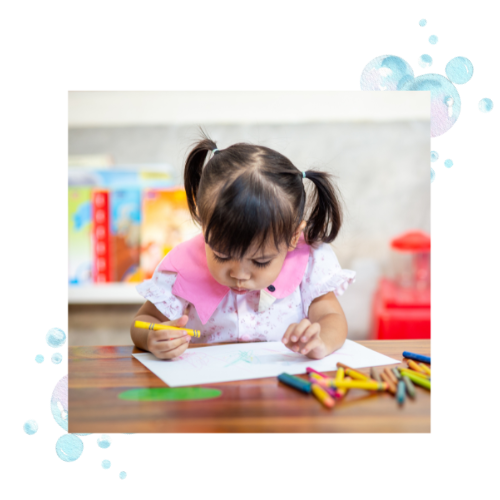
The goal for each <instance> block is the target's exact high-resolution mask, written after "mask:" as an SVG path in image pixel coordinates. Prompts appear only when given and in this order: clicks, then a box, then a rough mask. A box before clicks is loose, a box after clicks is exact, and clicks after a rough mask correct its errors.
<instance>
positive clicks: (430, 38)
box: [429, 35, 438, 45]
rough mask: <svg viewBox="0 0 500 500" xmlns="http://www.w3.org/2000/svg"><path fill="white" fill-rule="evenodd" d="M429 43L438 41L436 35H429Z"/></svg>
mask: <svg viewBox="0 0 500 500" xmlns="http://www.w3.org/2000/svg"><path fill="white" fill-rule="evenodd" d="M429 43H430V44H431V45H436V43H438V37H437V36H436V35H431V36H430V37H429Z"/></svg>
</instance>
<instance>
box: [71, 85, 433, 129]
mask: <svg viewBox="0 0 500 500" xmlns="http://www.w3.org/2000/svg"><path fill="white" fill-rule="evenodd" d="M429 94H430V93H429V92H361V91H358V92H352V91H351V92H236V91H234V92H197V91H196V92H195V91H193V92H100V91H95V92H69V96H68V98H69V101H68V110H69V111H68V118H69V126H70V127H96V126H131V125H169V124H175V125H189V124H199V123H211V124H230V123H239V124H248V123H252V124H255V123H260V124H266V123H267V124H272V123H273V124H276V123H280V124H283V123H308V122H391V121H410V120H428V119H429V116H430V96H429Z"/></svg>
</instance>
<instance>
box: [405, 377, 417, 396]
mask: <svg viewBox="0 0 500 500" xmlns="http://www.w3.org/2000/svg"><path fill="white" fill-rule="evenodd" d="M402 378H403V381H404V383H405V386H406V392H407V393H408V396H410V398H412V399H414V398H415V386H414V385H413V383H412V381H411V380H410V379H409V378H408V375H402Z"/></svg>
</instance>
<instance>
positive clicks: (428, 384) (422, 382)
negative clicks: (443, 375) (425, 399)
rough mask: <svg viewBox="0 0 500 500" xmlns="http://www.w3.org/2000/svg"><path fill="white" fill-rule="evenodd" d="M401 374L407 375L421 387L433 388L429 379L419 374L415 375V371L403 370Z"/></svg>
mask: <svg viewBox="0 0 500 500" xmlns="http://www.w3.org/2000/svg"><path fill="white" fill-rule="evenodd" d="M401 375H406V376H407V377H408V378H409V379H410V380H411V381H412V382H413V383H414V384H417V385H419V386H421V387H425V388H426V389H429V391H430V390H431V382H430V380H428V379H425V378H423V377H420V376H418V375H413V373H409V371H408V370H401Z"/></svg>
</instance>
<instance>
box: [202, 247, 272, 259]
mask: <svg viewBox="0 0 500 500" xmlns="http://www.w3.org/2000/svg"><path fill="white" fill-rule="evenodd" d="M210 248H211V249H212V252H214V253H215V252H217V253H220V254H221V255H224V254H223V253H221V252H218V251H217V250H214V249H213V248H212V247H210ZM276 255H278V254H273V255H261V256H260V257H254V259H270V258H274V257H276Z"/></svg>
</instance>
